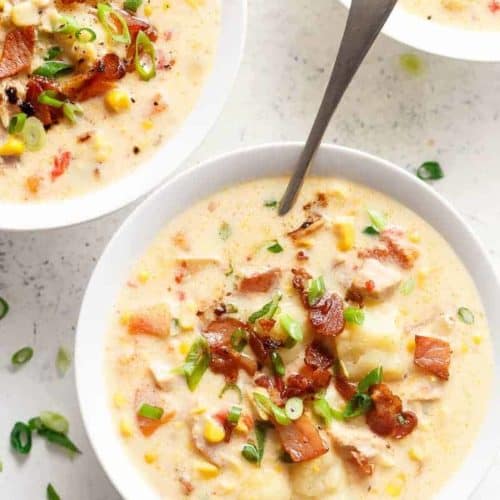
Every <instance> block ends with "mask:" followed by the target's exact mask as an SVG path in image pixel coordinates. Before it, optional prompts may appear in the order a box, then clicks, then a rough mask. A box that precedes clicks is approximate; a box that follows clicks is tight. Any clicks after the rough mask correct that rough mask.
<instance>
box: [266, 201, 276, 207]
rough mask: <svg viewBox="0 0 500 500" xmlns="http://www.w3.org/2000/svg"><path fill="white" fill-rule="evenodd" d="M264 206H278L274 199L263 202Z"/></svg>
mask: <svg viewBox="0 0 500 500" xmlns="http://www.w3.org/2000/svg"><path fill="white" fill-rule="evenodd" d="M264 206H265V207H268V208H276V207H277V206H278V202H277V201H276V200H267V201H265V202H264Z"/></svg>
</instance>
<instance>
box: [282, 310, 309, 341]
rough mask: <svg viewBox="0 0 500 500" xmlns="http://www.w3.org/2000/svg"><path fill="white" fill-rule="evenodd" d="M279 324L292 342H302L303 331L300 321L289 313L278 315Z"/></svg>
mask: <svg viewBox="0 0 500 500" xmlns="http://www.w3.org/2000/svg"><path fill="white" fill-rule="evenodd" d="M280 325H281V328H283V330H285V332H286V333H287V334H288V336H289V337H290V338H291V339H292V340H293V341H294V342H302V340H303V339H304V333H303V332H302V326H301V325H300V323H299V322H298V321H297V320H295V319H293V318H292V317H291V316H290V315H289V314H282V315H280Z"/></svg>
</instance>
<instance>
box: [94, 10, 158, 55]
mask: <svg viewBox="0 0 500 500" xmlns="http://www.w3.org/2000/svg"><path fill="white" fill-rule="evenodd" d="M97 17H98V19H99V21H101V24H102V26H103V28H104V30H105V31H106V33H108V35H109V36H110V37H111V38H112V39H113V40H114V41H115V42H118V43H124V44H126V45H128V44H130V32H129V30H128V25H127V21H125V18H124V17H123V16H122V15H121V14H120V13H119V12H117V11H116V10H113V8H112V7H111V6H110V5H107V4H104V3H98V4H97ZM140 33H141V31H139V34H140ZM138 38H139V36H138ZM148 40H149V38H148Z"/></svg>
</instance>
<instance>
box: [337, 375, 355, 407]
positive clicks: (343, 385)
mask: <svg viewBox="0 0 500 500" xmlns="http://www.w3.org/2000/svg"><path fill="white" fill-rule="evenodd" d="M333 383H334V385H335V389H337V392H338V393H339V394H340V395H341V396H342V397H343V398H344V399H345V400H346V401H350V400H351V399H352V398H353V397H354V395H355V394H356V384H353V383H352V382H349V380H347V379H346V378H345V377H344V376H343V375H335V379H334V382H333Z"/></svg>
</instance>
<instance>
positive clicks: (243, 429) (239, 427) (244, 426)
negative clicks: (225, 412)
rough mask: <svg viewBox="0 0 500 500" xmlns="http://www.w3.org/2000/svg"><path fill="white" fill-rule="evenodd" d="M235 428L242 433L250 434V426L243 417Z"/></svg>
mask: <svg viewBox="0 0 500 500" xmlns="http://www.w3.org/2000/svg"><path fill="white" fill-rule="evenodd" d="M235 429H236V430H237V431H238V432H241V434H248V431H249V430H250V429H249V428H248V425H247V424H246V423H245V422H244V421H243V419H242V418H240V419H239V420H238V423H237V424H236V427H235Z"/></svg>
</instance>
